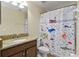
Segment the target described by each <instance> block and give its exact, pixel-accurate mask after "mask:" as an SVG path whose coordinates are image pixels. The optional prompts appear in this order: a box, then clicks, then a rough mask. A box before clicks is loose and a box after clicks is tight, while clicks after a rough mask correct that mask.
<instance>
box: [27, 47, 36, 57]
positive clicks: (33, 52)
mask: <svg viewBox="0 0 79 59" xmlns="http://www.w3.org/2000/svg"><path fill="white" fill-rule="evenodd" d="M26 56H27V57H35V56H37V48H36V46H34V47H31V48H28V49H27V51H26Z"/></svg>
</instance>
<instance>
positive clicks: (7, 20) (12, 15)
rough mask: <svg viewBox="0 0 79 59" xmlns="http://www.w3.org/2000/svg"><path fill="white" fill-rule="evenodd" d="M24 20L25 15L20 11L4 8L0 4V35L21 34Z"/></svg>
mask: <svg viewBox="0 0 79 59" xmlns="http://www.w3.org/2000/svg"><path fill="white" fill-rule="evenodd" d="M25 20H26V19H25V15H24V14H23V13H22V12H21V11H18V10H16V9H12V8H10V7H6V6H4V4H2V6H1V24H0V35H4V34H13V33H23V32H24V22H25Z"/></svg>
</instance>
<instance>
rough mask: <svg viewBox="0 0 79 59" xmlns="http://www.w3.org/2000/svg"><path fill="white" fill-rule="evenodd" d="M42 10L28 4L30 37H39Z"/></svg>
mask: <svg viewBox="0 0 79 59" xmlns="http://www.w3.org/2000/svg"><path fill="white" fill-rule="evenodd" d="M40 12H41V8H39V7H37V6H36V5H34V4H32V3H31V2H28V32H29V35H36V36H38V35H39V30H40V28H39V25H40Z"/></svg>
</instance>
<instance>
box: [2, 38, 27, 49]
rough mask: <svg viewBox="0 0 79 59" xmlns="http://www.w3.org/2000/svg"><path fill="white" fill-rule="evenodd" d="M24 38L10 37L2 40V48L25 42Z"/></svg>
mask: <svg viewBox="0 0 79 59" xmlns="http://www.w3.org/2000/svg"><path fill="white" fill-rule="evenodd" d="M25 41H26V39H10V40H4V41H3V48H4V47H7V46H12V45H16V44H19V43H23V42H25Z"/></svg>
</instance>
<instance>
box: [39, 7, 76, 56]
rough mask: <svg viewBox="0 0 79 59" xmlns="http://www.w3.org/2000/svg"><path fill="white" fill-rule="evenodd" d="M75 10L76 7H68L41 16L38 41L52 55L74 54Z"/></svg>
mask: <svg viewBox="0 0 79 59" xmlns="http://www.w3.org/2000/svg"><path fill="white" fill-rule="evenodd" d="M75 9H76V6H69V7H64V8H61V9H57V10H54V11H49V12H46V13H44V14H42V15H41V18H40V39H42V41H43V45H44V46H45V47H48V48H49V50H50V53H51V54H52V55H53V54H54V55H57V56H71V55H73V54H75V40H76V32H75V31H76V28H75V12H74V10H75Z"/></svg>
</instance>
